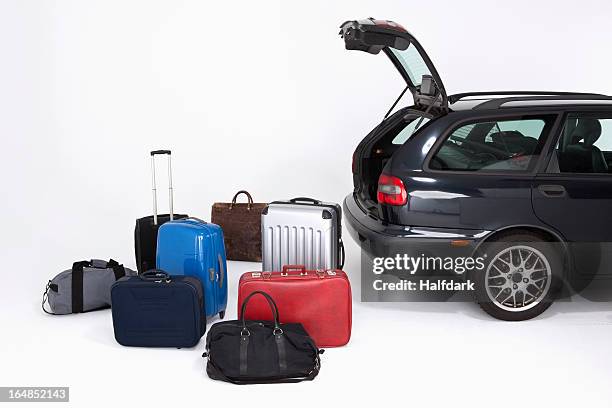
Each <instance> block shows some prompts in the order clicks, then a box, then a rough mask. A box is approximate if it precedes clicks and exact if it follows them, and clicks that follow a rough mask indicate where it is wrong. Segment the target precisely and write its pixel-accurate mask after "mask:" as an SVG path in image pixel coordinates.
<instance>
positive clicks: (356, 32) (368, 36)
mask: <svg viewBox="0 0 612 408" xmlns="http://www.w3.org/2000/svg"><path fill="white" fill-rule="evenodd" d="M340 36H341V37H342V38H343V39H344V44H345V46H346V49H347V50H358V51H364V52H368V53H370V54H378V53H380V51H382V52H384V53H385V54H386V55H387V57H389V59H390V60H391V62H392V63H393V65H394V66H395V68H397V70H398V71H399V73H400V74H401V75H402V77H403V78H404V80H405V81H406V85H407V87H408V88H409V89H410V92H412V95H413V97H414V102H415V104H417V105H430V104H432V103H433V104H434V105H435V106H441V107H448V98H447V96H446V90H445V89H444V85H443V84H442V80H441V79H440V75H438V71H437V70H436V68H435V67H434V65H433V63H432V62H431V59H430V58H429V56H428V55H427V53H426V52H425V50H424V49H423V47H422V46H421V44H419V42H418V41H417V40H416V38H414V37H413V36H412V35H411V34H410V33H409V32H408V31H407V30H406V29H405V28H404V27H402V26H401V25H399V24H397V23H395V22H393V21H389V20H376V19H374V18H367V19H363V20H352V21H347V22H345V23H344V24H342V25H341V26H340Z"/></svg>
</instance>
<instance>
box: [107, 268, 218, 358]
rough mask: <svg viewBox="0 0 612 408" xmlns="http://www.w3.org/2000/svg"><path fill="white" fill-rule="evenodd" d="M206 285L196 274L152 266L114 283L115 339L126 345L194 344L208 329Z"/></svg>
mask: <svg viewBox="0 0 612 408" xmlns="http://www.w3.org/2000/svg"><path fill="white" fill-rule="evenodd" d="M203 296H204V293H203V289H202V284H201V283H200V281H199V280H198V279H197V278H195V277H192V276H170V275H168V274H167V273H165V272H164V271H159V270H150V271H147V272H145V273H143V274H140V275H138V276H129V277H127V276H126V277H124V278H121V279H119V280H118V281H117V282H115V283H114V284H113V286H112V287H111V304H112V314H113V329H114V330H115V339H116V340H117V342H118V343H119V344H121V345H123V346H136V347H179V348H180V347H193V346H195V345H196V344H198V342H199V341H200V338H201V337H202V335H203V334H204V332H205V330H206V316H205V315H204V313H203V312H202V305H203V303H204V301H203Z"/></svg>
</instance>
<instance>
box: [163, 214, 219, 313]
mask: <svg viewBox="0 0 612 408" xmlns="http://www.w3.org/2000/svg"><path fill="white" fill-rule="evenodd" d="M157 268H158V269H162V270H164V271H167V272H168V273H169V274H171V275H187V276H195V277H197V278H199V279H200V280H201V281H202V286H203V287H204V303H205V309H204V310H205V313H206V316H209V317H212V316H214V315H216V314H219V317H220V318H221V319H223V317H224V316H225V308H226V306H227V272H226V269H227V261H226V258H225V245H224V243H223V230H222V229H221V227H219V226H218V225H216V224H211V223H207V222H204V221H202V220H199V219H197V218H186V219H181V220H174V221H169V222H166V223H165V224H163V225H162V226H161V227H159V233H158V236H157Z"/></svg>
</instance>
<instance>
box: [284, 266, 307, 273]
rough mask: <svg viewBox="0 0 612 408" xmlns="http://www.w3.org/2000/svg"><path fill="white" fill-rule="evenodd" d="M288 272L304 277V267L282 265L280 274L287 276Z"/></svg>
mask: <svg viewBox="0 0 612 408" xmlns="http://www.w3.org/2000/svg"><path fill="white" fill-rule="evenodd" d="M289 272H299V273H300V275H305V274H306V267H305V266H304V265H284V266H283V271H282V272H281V273H283V274H285V275H288V274H289Z"/></svg>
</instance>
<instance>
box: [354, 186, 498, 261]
mask: <svg viewBox="0 0 612 408" xmlns="http://www.w3.org/2000/svg"><path fill="white" fill-rule="evenodd" d="M343 210H344V216H345V218H346V221H347V222H346V225H347V228H348V231H349V234H350V235H351V237H352V238H353V239H354V240H355V242H357V243H358V244H359V246H360V247H361V249H362V250H363V251H364V252H365V253H366V254H367V255H368V256H370V257H387V256H393V255H395V254H397V253H400V252H401V253H406V254H410V255H411V256H420V255H422V254H432V255H436V256H446V253H447V251H448V252H449V253H451V254H452V255H451V256H471V255H472V254H473V253H474V251H475V249H476V248H477V246H478V244H479V243H480V242H481V241H482V239H483V238H484V237H486V236H487V235H488V234H489V232H490V231H485V230H474V229H452V228H438V227H411V226H405V225H397V224H388V223H387V224H384V223H383V222H382V221H381V220H379V219H376V218H373V217H371V216H369V215H368V214H366V212H365V211H364V210H363V209H362V208H361V207H360V206H359V204H358V203H357V201H356V199H355V196H354V194H352V193H351V194H349V195H348V196H346V198H345V199H344V203H343ZM457 240H461V241H467V243H465V245H464V246H461V247H457V246H455V245H451V243H452V242H453V241H457Z"/></svg>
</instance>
